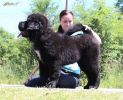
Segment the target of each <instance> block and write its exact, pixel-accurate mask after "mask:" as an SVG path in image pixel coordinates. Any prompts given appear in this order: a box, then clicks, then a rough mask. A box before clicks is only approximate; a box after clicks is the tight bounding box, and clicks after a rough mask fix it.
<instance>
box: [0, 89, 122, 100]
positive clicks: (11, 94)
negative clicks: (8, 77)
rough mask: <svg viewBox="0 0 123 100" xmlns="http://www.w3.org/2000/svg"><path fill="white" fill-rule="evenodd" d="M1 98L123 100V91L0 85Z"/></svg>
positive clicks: (17, 99)
mask: <svg viewBox="0 0 123 100" xmlns="http://www.w3.org/2000/svg"><path fill="white" fill-rule="evenodd" d="M0 98H1V100H123V91H106V90H101V89H98V90H95V89H91V90H84V89H82V88H81V87H79V88H77V89H58V88H57V89H47V88H27V87H0Z"/></svg>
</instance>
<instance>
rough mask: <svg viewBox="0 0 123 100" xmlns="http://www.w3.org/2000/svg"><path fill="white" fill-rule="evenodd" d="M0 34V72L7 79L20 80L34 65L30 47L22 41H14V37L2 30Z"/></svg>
mask: <svg viewBox="0 0 123 100" xmlns="http://www.w3.org/2000/svg"><path fill="white" fill-rule="evenodd" d="M0 34H1V36H0V48H1V49H0V66H1V67H2V68H3V69H2V70H3V71H2V72H3V73H5V74H6V76H7V77H13V76H16V77H18V78H22V77H23V76H25V75H27V74H28V73H29V72H30V70H31V69H32V67H33V66H34V65H35V63H36V61H35V57H34V55H33V52H32V50H31V45H30V43H28V42H27V41H26V40H24V39H14V36H12V35H11V34H9V33H8V32H6V31H5V30H3V29H2V28H1V29H0ZM1 74H2V73H1ZM12 75H13V76H12ZM4 78H5V77H4Z"/></svg>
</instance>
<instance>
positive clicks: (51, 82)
mask: <svg viewBox="0 0 123 100" xmlns="http://www.w3.org/2000/svg"><path fill="white" fill-rule="evenodd" d="M56 84H57V81H50V82H48V83H47V84H46V85H45V87H47V88H56Z"/></svg>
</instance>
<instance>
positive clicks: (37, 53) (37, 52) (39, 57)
mask: <svg viewBox="0 0 123 100" xmlns="http://www.w3.org/2000/svg"><path fill="white" fill-rule="evenodd" d="M34 51H35V53H36V55H37V57H38V59H39V60H40V61H43V60H42V57H41V54H40V51H39V50H34Z"/></svg>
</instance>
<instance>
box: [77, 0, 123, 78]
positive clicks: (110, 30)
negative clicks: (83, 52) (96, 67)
mask: <svg viewBox="0 0 123 100" xmlns="http://www.w3.org/2000/svg"><path fill="white" fill-rule="evenodd" d="M81 6H82V7H81ZM75 11H76V16H77V20H76V21H77V22H78V20H80V21H79V22H81V23H83V24H87V25H89V26H90V27H92V29H93V30H94V31H95V32H97V34H98V35H99V36H100V38H101V40H102V44H101V75H102V76H104V75H105V74H106V73H105V72H106V70H107V67H109V68H113V67H112V66H113V65H111V63H114V62H115V64H117V66H118V67H119V68H120V69H119V70H120V71H122V69H123V68H122V66H123V53H122V52H123V47H122V43H123V42H122V41H123V37H122V34H123V33H122V31H123V29H122V27H123V22H122V21H123V18H122V15H120V14H119V13H118V12H115V10H114V9H112V8H110V7H107V6H106V4H105V1H104V0H103V1H100V0H95V2H94V4H93V6H92V8H91V10H88V9H86V8H85V6H84V5H83V4H77V5H76V6H75ZM78 14H79V15H78ZM75 18H76V17H75ZM115 68H117V67H116V66H115V67H114V69H115Z"/></svg>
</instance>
